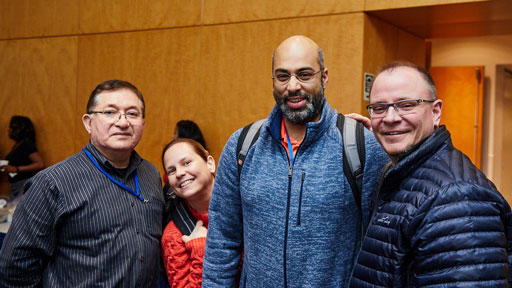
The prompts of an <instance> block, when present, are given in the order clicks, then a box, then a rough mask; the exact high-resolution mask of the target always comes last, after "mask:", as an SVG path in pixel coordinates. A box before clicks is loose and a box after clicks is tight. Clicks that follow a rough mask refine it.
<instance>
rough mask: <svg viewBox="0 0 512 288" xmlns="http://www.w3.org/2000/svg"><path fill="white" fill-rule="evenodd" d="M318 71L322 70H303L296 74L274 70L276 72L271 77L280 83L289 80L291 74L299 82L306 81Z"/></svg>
mask: <svg viewBox="0 0 512 288" xmlns="http://www.w3.org/2000/svg"><path fill="white" fill-rule="evenodd" d="M320 71H322V70H318V71H312V70H304V71H300V72H299V73H297V74H289V73H286V72H276V74H275V75H274V76H272V79H274V80H277V82H279V83H281V84H286V83H288V82H289V81H290V79H291V78H292V76H295V78H297V80H299V81H300V82H308V81H309V80H311V79H313V77H315V75H316V74H317V73H318V72H320Z"/></svg>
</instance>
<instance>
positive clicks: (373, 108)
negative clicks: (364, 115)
mask: <svg viewBox="0 0 512 288" xmlns="http://www.w3.org/2000/svg"><path fill="white" fill-rule="evenodd" d="M435 101H436V100H426V99H405V100H400V101H396V102H393V103H376V104H370V105H368V106H366V109H368V112H369V113H370V117H372V118H382V117H384V116H386V114H387V112H388V109H389V107H393V108H394V109H395V112H396V113H397V114H398V115H400V116H402V115H406V114H411V113H414V109H415V108H416V107H418V105H420V104H421V103H423V102H425V103H432V102H435Z"/></svg>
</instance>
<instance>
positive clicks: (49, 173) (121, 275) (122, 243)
mask: <svg viewBox="0 0 512 288" xmlns="http://www.w3.org/2000/svg"><path fill="white" fill-rule="evenodd" d="M144 119H145V104H144V98H143V97H142V93H141V92H140V91H139V90H138V89H137V88H136V87H135V86H133V84H131V83H129V82H126V81H122V80H109V81H105V82H103V83H100V84H99V85H98V86H97V87H96V88H95V89H94V90H93V91H92V92H91V94H90V96H89V101H88V103H87V108H86V113H85V114H84V115H83V116H82V122H83V124H84V127H85V129H86V131H87V132H88V133H89V135H90V141H89V143H88V144H87V145H86V146H85V147H84V148H83V149H82V151H80V152H79V153H77V154H75V155H73V156H71V157H69V158H67V159H66V160H64V161H62V162H59V163H57V164H55V165H53V166H51V167H49V168H46V169H45V170H42V171H40V172H39V173H37V174H36V175H35V176H34V177H32V178H31V179H30V180H29V181H28V182H27V184H26V185H25V188H26V190H25V196H24V197H23V198H22V199H21V201H20V202H19V204H18V206H17V208H16V211H15V212H14V217H13V222H12V224H11V226H10V228H9V231H8V232H7V236H6V237H5V240H4V243H3V246H2V250H0V287H65V288H68V287H151V288H154V287H156V285H157V282H158V279H159V275H160V274H159V269H160V238H161V236H162V214H163V208H164V199H163V196H162V192H161V191H162V190H161V189H162V188H161V187H162V186H161V185H162V182H161V178H160V175H159V173H158V169H157V168H156V167H155V166H154V165H153V164H151V163H149V162H148V161H147V160H144V159H142V158H141V157H140V156H139V154H138V153H137V152H135V150H134V148H135V146H136V145H137V144H138V143H139V141H140V139H141V137H142V132H143V130H144V128H145V126H146V124H145V120H144Z"/></svg>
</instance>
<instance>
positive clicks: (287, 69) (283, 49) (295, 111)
mask: <svg viewBox="0 0 512 288" xmlns="http://www.w3.org/2000/svg"><path fill="white" fill-rule="evenodd" d="M320 70H321V67H320V63H319V48H318V46H317V45H316V44H315V43H314V42H313V41H312V40H310V39H308V38H306V37H301V36H295V37H291V38H288V39H287V40H285V41H283V43H282V44H281V45H279V47H278V48H277V49H276V51H275V53H274V62H273V76H274V78H276V75H278V74H280V73H287V74H290V75H292V74H294V75H296V74H300V73H303V72H308V73H315V72H317V71H320ZM327 74H328V73H327V69H325V70H324V71H320V72H318V73H316V74H314V76H313V77H312V78H311V79H309V80H307V81H303V82H301V81H299V80H298V79H297V77H295V76H292V77H291V78H290V79H289V80H288V82H287V83H281V82H280V81H279V80H277V79H274V82H273V84H274V90H273V94H274V99H275V100H276V103H277V105H278V106H279V108H280V110H281V112H282V113H283V117H284V118H285V119H286V120H289V121H291V122H293V123H296V124H305V123H306V122H310V121H317V120H318V118H319V117H320V113H321V112H322V104H323V101H324V98H325V97H324V87H325V86H326V85H327V79H328V78H327Z"/></svg>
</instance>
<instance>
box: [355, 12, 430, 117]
mask: <svg viewBox="0 0 512 288" xmlns="http://www.w3.org/2000/svg"><path fill="white" fill-rule="evenodd" d="M364 28H365V29H364V52H363V53H364V62H363V69H364V72H368V73H372V74H375V73H376V72H377V70H378V69H379V67H380V66H382V65H384V64H386V63H388V62H391V61H394V60H407V61H411V62H413V63H416V64H418V65H422V66H423V65H424V64H425V42H424V40H423V39H420V38H417V37H415V36H413V35H411V34H409V33H407V32H404V31H402V30H400V29H398V28H397V27H395V26H393V25H391V24H388V23H386V22H383V21H381V20H379V19H377V18H375V17H372V16H369V15H366V16H365V24H364ZM360 83H362V80H361V82H360ZM361 85H362V84H361ZM366 105H368V102H367V101H363V102H361V112H363V114H364V115H366V116H369V115H368V111H366Z"/></svg>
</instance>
